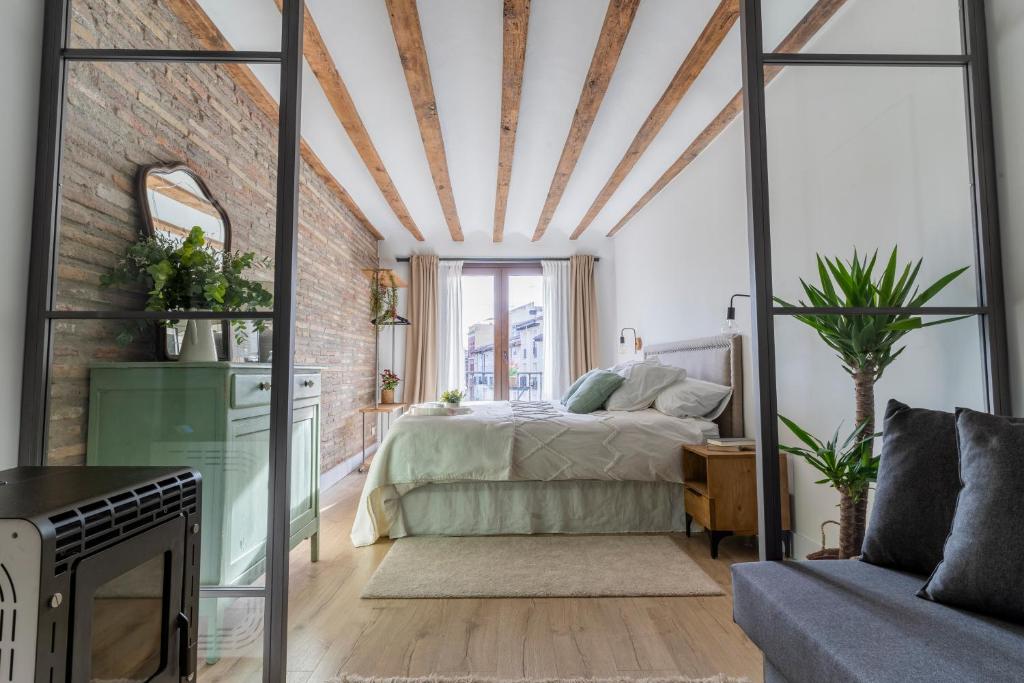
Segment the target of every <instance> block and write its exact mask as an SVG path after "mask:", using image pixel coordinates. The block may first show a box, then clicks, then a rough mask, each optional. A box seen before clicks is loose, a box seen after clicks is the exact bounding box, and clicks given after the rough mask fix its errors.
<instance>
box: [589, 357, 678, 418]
mask: <svg viewBox="0 0 1024 683" xmlns="http://www.w3.org/2000/svg"><path fill="white" fill-rule="evenodd" d="M612 372H614V373H616V374H619V375H622V376H623V377H625V378H626V381H625V382H623V383H622V386H621V387H619V388H618V389H616V390H615V392H614V393H613V394H612V395H611V396H609V397H608V401H607V402H606V403H605V405H604V407H605V410H644V409H646V408H650V407H651V404H652V403H654V399H655V398H657V397H658V394H660V393H661V392H662V391H664V390H665V389H667V388H668V387H670V386H672V385H673V384H675V383H676V382H678V381H680V380H682V379H684V378H685V377H686V370H683V369H682V368H675V367H672V366H671V365H662V364H661V363H660V362H659V361H656V360H650V361H632V362H629V363H623V364H621V365H616V366H615V367H614V368H612Z"/></svg>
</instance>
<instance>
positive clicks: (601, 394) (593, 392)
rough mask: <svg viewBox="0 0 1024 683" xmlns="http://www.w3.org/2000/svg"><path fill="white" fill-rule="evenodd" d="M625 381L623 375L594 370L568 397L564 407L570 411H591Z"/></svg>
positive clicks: (602, 403)
mask: <svg viewBox="0 0 1024 683" xmlns="http://www.w3.org/2000/svg"><path fill="white" fill-rule="evenodd" d="M625 381H626V378H625V377H623V376H622V375H618V374H616V373H614V372H609V371H608V370H594V371H593V372H591V373H589V374H588V375H587V377H586V379H584V380H583V383H582V384H580V386H579V388H578V389H576V392H575V393H573V395H572V396H570V397H569V402H568V403H566V404H565V407H566V408H568V409H569V412H570V413H579V414H586V413H592V412H594V411H595V410H597V409H599V408H600V407H601V406H603V405H604V403H605V401H607V400H608V397H609V396H611V395H612V394H613V393H614V392H615V390H616V389H618V388H619V387H620V386H622V383H623V382H625Z"/></svg>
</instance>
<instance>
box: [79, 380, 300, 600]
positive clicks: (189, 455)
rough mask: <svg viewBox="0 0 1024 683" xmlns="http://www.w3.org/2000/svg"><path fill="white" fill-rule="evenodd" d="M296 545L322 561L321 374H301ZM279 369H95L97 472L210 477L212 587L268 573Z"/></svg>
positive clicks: (93, 451) (90, 460)
mask: <svg viewBox="0 0 1024 683" xmlns="http://www.w3.org/2000/svg"><path fill="white" fill-rule="evenodd" d="M294 381H295V386H294V397H295V398H294V400H295V403H294V423H293V427H292V467H291V539H290V541H291V547H293V548H294V547H295V546H296V545H297V544H298V543H300V542H301V541H303V540H304V539H306V538H309V539H310V548H311V549H310V552H311V556H312V557H311V559H312V561H313V562H316V561H317V559H318V554H319V530H320V371H319V369H318V368H299V367H297V368H296V369H295V380H294ZM270 393H271V392H270V365H269V364H258V363H227V362H216V363H173V362H172V363H104V364H95V365H93V366H92V367H91V368H90V382H89V434H88V454H87V458H86V462H87V464H88V465H101V466H102V465H183V466H189V467H194V468H195V469H197V470H199V472H200V473H201V474H202V477H203V513H202V520H203V541H202V556H201V567H200V577H201V584H202V585H204V586H238V585H248V584H251V583H252V582H253V581H255V580H256V579H257V578H259V576H260V575H261V574H262V573H263V571H264V559H265V554H266V540H267V506H268V500H269V489H268V486H269V483H268V482H269V479H268V468H269V455H268V454H269V447H270Z"/></svg>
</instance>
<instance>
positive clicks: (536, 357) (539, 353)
mask: <svg viewBox="0 0 1024 683" xmlns="http://www.w3.org/2000/svg"><path fill="white" fill-rule="evenodd" d="M543 291H544V287H543V277H542V276H541V267H540V263H526V264H522V263H517V264H516V265H514V266H507V265H503V266H496V265H489V264H473V263H467V264H466V265H465V266H463V269H462V325H463V330H464V339H463V342H464V344H463V348H464V349H465V374H466V394H467V399H468V400H471V401H507V400H513V401H539V400H541V394H542V392H543V390H544V335H543V332H542V330H543V322H544V295H543Z"/></svg>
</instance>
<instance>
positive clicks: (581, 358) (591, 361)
mask: <svg viewBox="0 0 1024 683" xmlns="http://www.w3.org/2000/svg"><path fill="white" fill-rule="evenodd" d="M569 288H570V294H569V374H570V375H571V376H572V379H573V380H575V379H576V378H577V377H579V376H580V375H582V374H584V373H586V372H589V371H590V370H593V369H594V368H596V367H597V287H596V286H595V284H594V257H593V256H585V255H576V256H573V257H571V258H570V259H569Z"/></svg>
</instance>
